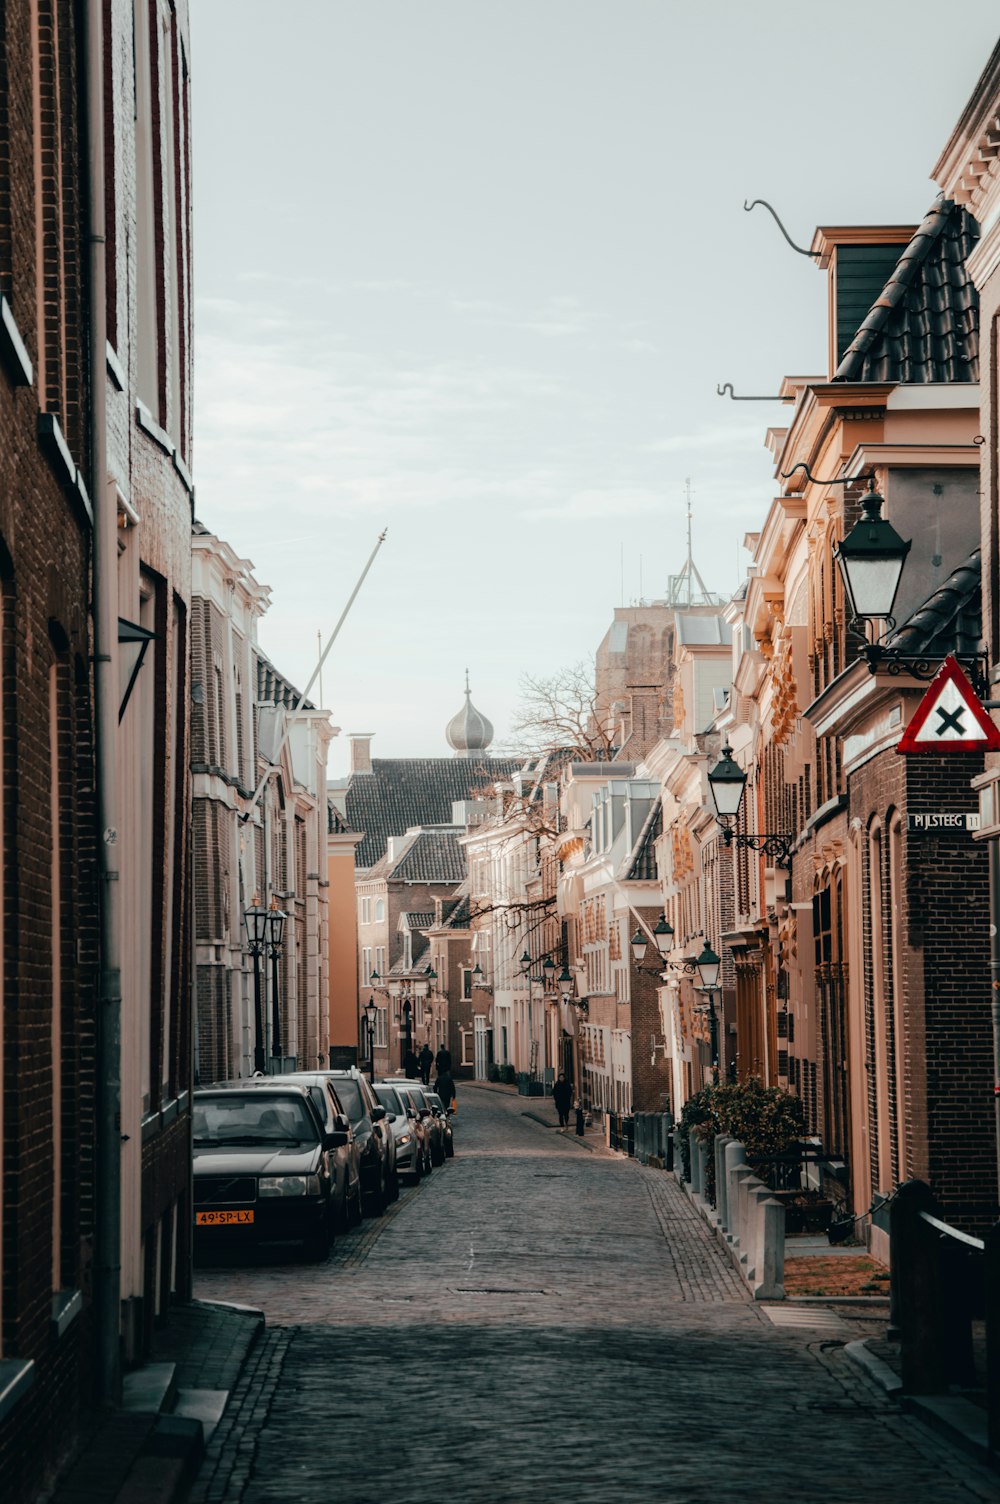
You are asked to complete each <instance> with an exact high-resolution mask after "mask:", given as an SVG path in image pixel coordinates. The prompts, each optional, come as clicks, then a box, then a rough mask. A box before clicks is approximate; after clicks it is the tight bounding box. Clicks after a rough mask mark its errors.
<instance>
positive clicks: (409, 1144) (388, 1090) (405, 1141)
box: [372, 1081, 424, 1180]
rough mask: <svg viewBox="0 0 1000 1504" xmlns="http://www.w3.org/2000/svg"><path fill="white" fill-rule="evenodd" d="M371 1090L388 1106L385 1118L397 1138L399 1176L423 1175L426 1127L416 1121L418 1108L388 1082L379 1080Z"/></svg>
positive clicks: (417, 1176) (397, 1171)
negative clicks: (424, 1128)
mask: <svg viewBox="0 0 1000 1504" xmlns="http://www.w3.org/2000/svg"><path fill="white" fill-rule="evenodd" d="M372 1089H373V1091H374V1092H375V1095H376V1096H377V1097H378V1099H379V1101H380V1102H381V1103H382V1106H383V1107H384V1108H385V1113H386V1117H385V1120H386V1122H387V1123H388V1124H389V1125H390V1127H391V1128H392V1133H393V1138H394V1139H395V1141H396V1173H397V1175H406V1176H411V1177H412V1178H413V1179H414V1180H419V1179H420V1177H421V1175H422V1174H423V1160H424V1130H423V1125H422V1124H421V1123H419V1122H418V1121H417V1114H416V1109H415V1108H414V1107H412V1106H411V1105H410V1103H409V1101H407V1100H405V1099H404V1096H403V1095H402V1094H401V1093H399V1092H397V1090H396V1088H395V1087H394V1086H391V1085H390V1084H389V1083H388V1082H386V1081H376V1082H375V1085H374V1087H373V1088H372Z"/></svg>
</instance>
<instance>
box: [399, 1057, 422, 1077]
mask: <svg viewBox="0 0 1000 1504" xmlns="http://www.w3.org/2000/svg"><path fill="white" fill-rule="evenodd" d="M403 1071H404V1073H405V1075H406V1079H407V1081H415V1080H416V1079H417V1077H418V1076H419V1075H420V1061H419V1060H418V1059H417V1057H416V1055H414V1053H413V1051H412V1050H407V1052H406V1054H405V1055H404V1056H403Z"/></svg>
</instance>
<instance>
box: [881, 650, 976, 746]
mask: <svg viewBox="0 0 1000 1504" xmlns="http://www.w3.org/2000/svg"><path fill="white" fill-rule="evenodd" d="M896 751H897V752H997V751H1000V726H996V725H995V724H994V723H993V721H991V720H990V718H989V716H988V715H987V714H986V711H985V710H984V709H983V707H982V705H981V704H980V703H979V700H978V699H977V698H976V692H975V690H974V689H973V688H972V685H971V684H970V683H969V681H968V679H967V678H966V676H965V674H964V673H963V672H962V670H961V669H960V668H959V666H958V664H957V663H956V661H955V659H954V658H952V657H951V655H950V654H949V656H948V657H947V658H946V659H945V660H944V663H942V665H941V667H940V668H939V669H938V671H937V673H936V674H935V676H934V678H933V679H932V680H931V683H930V686H929V688H928V690H927V693H926V694H925V695H924V697H923V699H922V700H921V701H920V704H919V705H918V706H917V708H916V710H915V711H914V712H913V719H912V720H911V721H910V724H909V725H908V726H907V728H906V730H905V731H904V732H903V734H902V736H901V737H900V739H899V744H898V745H897V747H896Z"/></svg>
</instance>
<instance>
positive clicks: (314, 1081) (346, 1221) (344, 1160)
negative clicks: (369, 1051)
mask: <svg viewBox="0 0 1000 1504" xmlns="http://www.w3.org/2000/svg"><path fill="white" fill-rule="evenodd" d="M271 1079H273V1078H271ZM281 1079H282V1080H283V1081H298V1082H300V1083H301V1084H302V1085H303V1086H306V1087H308V1089H309V1096H310V1099H311V1101H312V1104H313V1106H314V1107H315V1109H316V1112H317V1114H318V1116H319V1119H320V1121H321V1123H322V1124H323V1127H324V1130H325V1131H326V1132H327V1133H338V1134H346V1135H347V1142H346V1143H344V1144H342V1145H341V1147H340V1148H339V1149H334V1150H332V1151H331V1158H332V1161H333V1172H334V1181H333V1187H332V1196H333V1211H334V1222H335V1224H336V1226H337V1227H338V1229H340V1230H344V1229H345V1228H348V1227H357V1225H358V1223H359V1222H360V1221H361V1218H362V1215H363V1213H362V1207H361V1148H360V1145H359V1144H358V1141H357V1139H356V1138H355V1137H354V1129H353V1128H352V1127H351V1118H350V1113H348V1112H347V1111H346V1110H345V1108H344V1106H343V1104H342V1103H341V1101H340V1098H339V1097H338V1096H337V1092H336V1088H335V1086H334V1083H333V1082H332V1081H331V1080H330V1077H329V1075H328V1074H327V1073H326V1072H325V1071H295V1072H294V1073H292V1074H291V1075H287V1076H283V1077H282V1078H281Z"/></svg>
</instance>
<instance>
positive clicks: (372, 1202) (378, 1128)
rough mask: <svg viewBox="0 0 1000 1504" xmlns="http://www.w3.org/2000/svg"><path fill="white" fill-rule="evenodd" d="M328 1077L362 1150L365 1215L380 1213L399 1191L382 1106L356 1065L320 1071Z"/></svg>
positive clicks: (393, 1145)
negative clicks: (345, 1068) (338, 1069)
mask: <svg viewBox="0 0 1000 1504" xmlns="http://www.w3.org/2000/svg"><path fill="white" fill-rule="evenodd" d="M317 1075H322V1076H326V1077H328V1078H329V1079H330V1080H331V1081H332V1082H333V1089H334V1091H335V1092H336V1093H337V1096H338V1097H339V1099H340V1101H341V1102H342V1103H343V1105H344V1110H345V1112H346V1113H347V1116H348V1117H349V1118H350V1120H351V1128H352V1129H353V1130H354V1137H355V1138H356V1139H357V1141H358V1145H359V1147H360V1151H361V1167H360V1168H361V1204H362V1207H363V1208H364V1210H365V1212H366V1214H367V1215H368V1216H375V1217H377V1216H379V1215H380V1214H381V1213H382V1212H383V1211H385V1208H386V1205H387V1204H388V1202H390V1201H395V1199H396V1197H397V1196H398V1195H399V1176H398V1175H397V1174H396V1142H395V1139H394V1137H393V1133H392V1128H391V1127H390V1125H389V1124H388V1123H387V1122H386V1121H385V1108H384V1107H383V1106H382V1104H381V1102H380V1101H379V1100H378V1098H377V1097H376V1096H375V1093H374V1092H373V1091H372V1088H371V1083H370V1082H369V1081H368V1080H367V1079H366V1077H364V1076H363V1075H362V1074H361V1072H360V1071H359V1070H358V1069H357V1067H356V1066H351V1067H350V1068H349V1069H347V1070H341V1071H320V1072H317Z"/></svg>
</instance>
